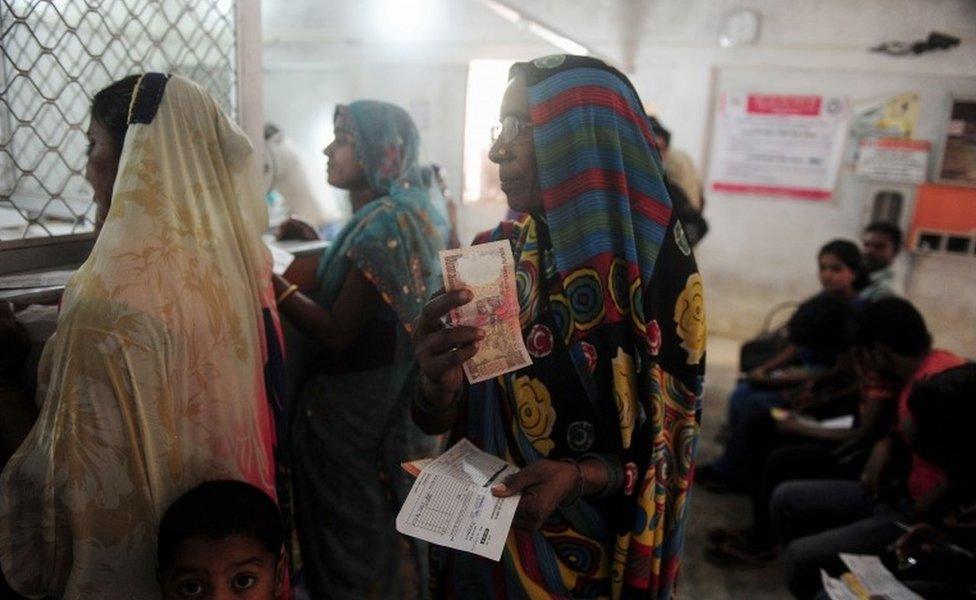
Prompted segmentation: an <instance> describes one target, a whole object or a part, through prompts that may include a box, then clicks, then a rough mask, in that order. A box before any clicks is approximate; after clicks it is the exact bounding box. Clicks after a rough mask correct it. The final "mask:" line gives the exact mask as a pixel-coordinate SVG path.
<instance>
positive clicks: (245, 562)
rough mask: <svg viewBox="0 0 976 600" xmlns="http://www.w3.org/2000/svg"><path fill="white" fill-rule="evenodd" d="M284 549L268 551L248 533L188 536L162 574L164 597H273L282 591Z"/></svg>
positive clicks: (213, 599) (208, 599)
mask: <svg viewBox="0 0 976 600" xmlns="http://www.w3.org/2000/svg"><path fill="white" fill-rule="evenodd" d="M284 571H285V569H284V553H282V554H281V555H280V556H274V555H272V554H270V553H269V552H268V551H267V549H266V548H265V547H264V546H262V545H261V544H260V543H258V542H257V541H256V540H253V539H251V538H249V537H246V536H242V535H232V536H229V537H226V538H224V539H222V540H204V539H199V538H190V539H188V540H186V541H184V542H183V543H181V544H180V546H179V548H178V549H177V551H176V556H175V557H174V559H173V564H172V566H171V567H170V568H169V569H167V570H166V571H165V572H164V573H162V576H161V584H162V590H163V598H164V599H165V600H187V599H193V600H204V599H205V600H217V599H223V598H228V599H229V598H233V599H235V600H237V599H241V598H247V599H249V600H251V599H259V600H274V599H275V598H277V597H278V596H279V595H280V594H281V592H282V591H283V590H282V588H283V585H284Z"/></svg>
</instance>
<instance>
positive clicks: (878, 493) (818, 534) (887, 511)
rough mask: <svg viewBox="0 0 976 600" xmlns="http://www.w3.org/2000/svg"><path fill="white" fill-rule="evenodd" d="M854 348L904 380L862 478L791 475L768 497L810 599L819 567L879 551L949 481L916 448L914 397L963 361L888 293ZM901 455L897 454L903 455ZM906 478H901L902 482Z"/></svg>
mask: <svg viewBox="0 0 976 600" xmlns="http://www.w3.org/2000/svg"><path fill="white" fill-rule="evenodd" d="M855 352H856V353H857V354H858V355H859V356H860V360H861V362H862V363H863V364H864V365H866V366H867V367H868V368H869V369H870V370H871V371H873V372H875V373H879V374H881V375H882V376H884V377H885V378H886V379H887V380H889V381H892V382H899V383H900V387H901V390H900V392H899V394H898V396H897V398H898V400H897V407H896V408H895V410H894V411H892V412H893V413H894V414H896V415H897V416H896V417H895V424H894V427H892V428H891V431H890V433H889V434H888V435H886V436H885V437H883V438H881V439H880V440H879V441H878V442H877V443H875V445H874V447H873V449H872V451H871V455H870V457H869V458H868V461H867V465H866V466H865V468H864V471H863V472H862V474H861V481H860V482H855V481H848V480H809V481H788V482H786V483H784V484H782V485H780V486H779V487H777V488H776V491H775V492H774V494H773V498H772V500H771V502H770V512H771V518H772V523H773V529H774V531H775V532H776V533H777V536H778V537H779V539H780V541H781V542H783V543H788V544H789V545H788V546H787V547H786V550H785V552H784V556H783V561H784V565H785V568H786V572H787V583H788V586H789V589H790V591H791V592H792V593H793V594H794V595H795V596H796V597H798V598H810V597H813V595H814V594H816V593H817V591H818V590H819V589H820V569H821V568H830V567H833V566H836V565H837V564H838V560H839V559H838V558H837V554H838V553H839V552H852V553H859V554H880V553H881V552H883V551H884V549H885V548H886V547H887V546H888V545H889V544H891V543H892V542H894V541H895V540H896V539H897V538H898V537H899V536H900V535H901V533H902V531H901V529H899V527H898V526H897V524H896V522H897V521H899V520H904V519H912V518H913V512H918V511H923V510H924V509H925V507H926V506H928V505H929V503H930V502H931V501H932V500H933V498H934V497H935V496H936V495H937V494H938V493H939V492H940V489H941V487H942V486H943V484H944V483H945V482H946V473H945V471H944V470H943V469H942V468H940V467H939V466H937V465H934V464H932V463H931V462H929V461H927V460H926V459H925V458H923V457H922V456H920V455H919V454H918V453H917V452H915V451H914V449H913V448H912V447H911V446H910V442H911V437H910V434H911V432H912V431H913V424H912V416H911V413H910V411H909V408H908V398H909V396H910V395H911V393H912V390H913V388H914V386H915V384H916V383H917V382H919V381H922V380H923V379H925V378H927V377H929V376H932V375H934V374H936V373H940V372H942V371H945V370H946V369H950V368H952V367H956V366H958V365H960V364H962V363H963V362H964V361H963V360H962V359H961V358H959V357H957V356H955V355H953V354H951V353H949V352H946V351H943V350H933V349H932V337H931V334H929V332H928V329H927V328H926V326H925V321H924V320H923V319H922V315H921V314H919V313H918V311H917V310H916V309H915V307H913V306H912V305H911V304H910V303H909V302H907V301H906V300H903V299H901V298H896V297H889V298H884V299H882V300H879V301H877V302H875V303H873V304H871V305H869V306H868V307H867V308H866V309H865V311H864V315H863V317H862V319H861V323H860V324H859V326H858V333H857V337H856V342H855ZM899 455H900V456H902V457H904V458H905V460H903V461H897V460H895V459H896V458H897V457H898V456H899ZM899 482H900V483H899Z"/></svg>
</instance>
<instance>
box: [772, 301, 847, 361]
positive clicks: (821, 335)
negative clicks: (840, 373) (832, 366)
mask: <svg viewBox="0 0 976 600" xmlns="http://www.w3.org/2000/svg"><path fill="white" fill-rule="evenodd" d="M786 331H787V337H788V338H789V340H790V342H791V343H793V344H796V345H798V346H803V347H804V348H806V349H807V350H810V351H812V352H813V353H814V354H816V355H818V356H819V357H821V358H823V359H824V362H834V361H836V359H837V356H838V355H839V354H840V353H842V352H844V351H845V350H847V349H848V348H850V347H851V345H852V344H853V342H854V309H853V307H852V306H851V303H850V302H848V301H847V300H845V299H843V298H840V297H838V296H836V295H835V294H827V293H822V294H817V295H816V296H814V297H813V298H810V299H809V300H807V301H805V302H803V304H801V305H800V306H799V308H797V309H796V312H794V313H793V316H791V317H790V320H789V321H788V322H787V324H786Z"/></svg>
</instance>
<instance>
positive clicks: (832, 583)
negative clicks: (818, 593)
mask: <svg viewBox="0 0 976 600" xmlns="http://www.w3.org/2000/svg"><path fill="white" fill-rule="evenodd" d="M820 583H822V584H823V589H824V591H825V592H827V596H828V597H830V600H858V597H857V594H855V593H854V592H852V591H851V589H850V588H849V587H847V584H846V583H844V582H843V581H841V580H840V579H834V578H833V577H831V576H830V575H827V571H824V570H823V569H820Z"/></svg>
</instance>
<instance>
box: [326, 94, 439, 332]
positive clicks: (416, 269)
mask: <svg viewBox="0 0 976 600" xmlns="http://www.w3.org/2000/svg"><path fill="white" fill-rule="evenodd" d="M335 132H336V137H339V136H343V135H347V136H351V138H352V140H353V141H354V143H355V148H356V158H357V159H358V161H359V164H360V165H361V166H362V168H363V170H364V171H365V173H366V178H367V181H368V182H369V184H370V187H372V189H373V191H374V192H375V194H376V195H377V198H376V199H375V200H373V201H372V202H369V203H367V204H366V205H365V206H363V207H362V208H360V209H359V210H358V211H357V212H356V214H354V215H353V217H352V219H351V220H350V223H349V224H348V225H347V226H346V227H345V229H344V230H343V232H342V233H341V234H340V236H339V239H338V240H336V241H335V242H334V243H333V245H332V248H331V249H330V252H329V253H328V254H327V255H326V256H325V257H324V258H323V260H322V262H321V264H320V265H319V280H320V281H321V282H322V288H321V289H322V293H323V294H324V295H323V296H322V297H321V298H320V301H322V302H323V304H324V305H326V306H328V305H331V303H332V301H333V300H334V296H335V294H338V291H339V290H338V284H339V283H341V281H344V280H345V272H346V270H345V269H336V268H335V263H334V258H335V257H336V256H338V255H345V256H346V258H348V259H350V260H351V261H352V264H354V265H355V266H356V267H357V268H358V269H359V271H361V272H362V273H363V274H364V275H365V276H366V278H367V279H369V280H370V282H371V283H372V284H373V285H374V286H375V287H376V288H377V290H379V292H380V294H381V295H382V297H383V299H384V301H385V302H386V303H387V304H388V305H390V306H391V307H392V308H393V309H394V310H395V311H396V313H397V317H398V318H399V320H400V322H401V323H402V324H403V326H404V327H405V328H406V329H407V331H409V330H410V329H411V328H412V326H413V322H414V320H415V319H416V318H417V316H418V315H419V314H420V309H422V308H423V305H424V303H425V302H427V298H428V297H430V294H432V293H433V292H434V290H436V289H437V288H438V287H439V284H438V281H439V278H440V271H439V268H438V267H437V265H438V264H439V263H438V260H437V251H438V250H441V249H443V248H444V232H445V231H446V219H445V215H444V214H442V212H441V211H440V210H438V209H437V208H436V207H435V205H434V203H433V202H432V200H431V188H430V183H429V181H425V177H424V169H425V167H424V166H422V165H421V164H420V162H419V154H420V133H419V132H418V131H417V126H416V125H414V122H413V120H412V119H411V118H410V115H409V114H407V112H406V111H405V110H403V109H402V108H400V107H399V106H397V105H395V104H390V103H388V102H380V101H377V100H358V101H356V102H352V103H350V104H348V105H339V106H338V107H336V111H335ZM427 179H428V180H429V177H428V178H427ZM435 187H436V186H435ZM337 277H341V279H338V280H337Z"/></svg>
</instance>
